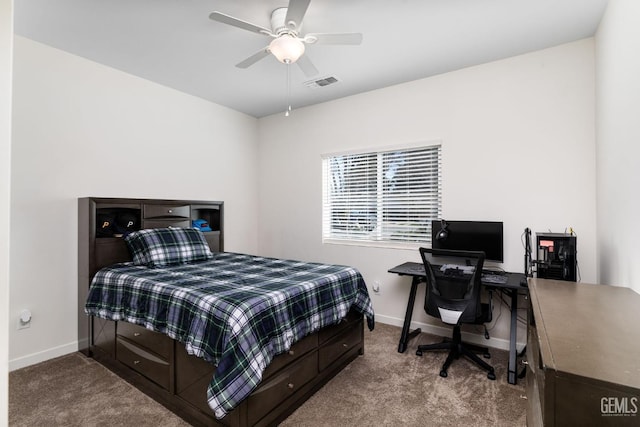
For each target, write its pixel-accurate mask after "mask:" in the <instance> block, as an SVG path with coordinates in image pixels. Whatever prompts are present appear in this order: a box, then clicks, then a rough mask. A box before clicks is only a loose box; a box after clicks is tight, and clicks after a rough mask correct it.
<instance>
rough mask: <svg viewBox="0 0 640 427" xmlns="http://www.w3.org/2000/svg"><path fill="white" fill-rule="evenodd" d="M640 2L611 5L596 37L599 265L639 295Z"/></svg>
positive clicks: (603, 276)
mask: <svg viewBox="0 0 640 427" xmlns="http://www.w3.org/2000/svg"><path fill="white" fill-rule="evenodd" d="M638 22H640V2H638V1H637V0H615V1H610V2H609V5H608V7H607V11H606V13H605V15H604V17H603V19H602V22H601V23H600V27H599V29H598V33H597V35H596V76H597V79H596V93H597V99H598V107H597V115H596V126H597V139H598V143H597V151H596V152H597V159H598V162H597V211H598V224H597V229H598V240H597V241H598V249H599V253H598V264H599V280H600V281H601V282H602V283H606V284H614V285H623V286H628V287H630V288H632V289H634V290H635V291H636V292H639V293H640V244H639V242H640V228H639V227H638V219H639V218H640V216H639V215H638V212H640V198H639V197H638V194H639V189H640V168H638V159H640V121H639V118H640V55H638V52H640V26H638Z"/></svg>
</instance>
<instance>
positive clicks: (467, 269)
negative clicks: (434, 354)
mask: <svg viewBox="0 0 640 427" xmlns="http://www.w3.org/2000/svg"><path fill="white" fill-rule="evenodd" d="M427 254H432V255H436V256H446V257H448V258H450V259H451V258H455V259H457V260H459V261H460V262H459V264H460V266H461V267H460V268H455V269H447V270H445V271H444V272H442V271H440V269H439V268H437V267H436V266H434V265H433V264H432V263H431V262H430V261H429V259H428V256H427ZM420 256H421V257H422V262H423V263H424V269H425V272H426V278H427V292H426V296H425V302H424V309H425V311H426V312H427V314H429V315H431V316H434V317H437V318H439V319H441V320H442V321H443V322H444V323H447V324H450V325H454V326H453V337H452V338H451V339H447V338H445V339H444V341H443V342H441V343H437V344H426V345H421V346H418V350H417V351H416V355H418V356H422V353H423V352H425V351H429V350H449V355H448V356H447V360H446V361H445V362H444V365H442V369H441V370H440V376H441V377H446V376H447V370H448V369H449V366H450V365H451V363H452V362H453V361H454V360H455V359H458V358H459V357H460V356H467V357H468V358H469V359H471V361H472V362H474V363H475V364H477V365H478V366H480V367H481V368H483V369H485V370H486V371H487V372H488V374H487V378H489V379H490V380H495V379H496V374H495V371H494V369H493V367H492V366H490V365H489V364H488V363H486V362H485V361H484V360H482V359H480V358H479V357H478V356H477V354H476V353H481V354H483V355H484V357H485V358H489V357H491V355H490V354H489V349H488V348H486V347H481V346H476V345H473V344H467V343H463V342H462V337H461V334H460V325H461V324H462V323H472V324H478V325H480V324H484V323H485V322H490V321H491V310H492V307H491V304H490V303H489V304H483V303H482V302H481V299H480V291H481V282H480V278H481V276H482V267H483V264H484V252H475V251H454V250H446V249H428V248H420ZM485 335H486V334H485Z"/></svg>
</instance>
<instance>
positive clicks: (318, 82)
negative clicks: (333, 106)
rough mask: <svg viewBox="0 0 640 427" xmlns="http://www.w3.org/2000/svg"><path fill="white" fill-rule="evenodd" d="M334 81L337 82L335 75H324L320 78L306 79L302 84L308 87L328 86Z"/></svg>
mask: <svg viewBox="0 0 640 427" xmlns="http://www.w3.org/2000/svg"><path fill="white" fill-rule="evenodd" d="M334 83H338V79H336V78H335V77H324V78H322V79H317V80H309V81H306V82H304V85H305V86H306V87H310V88H317V87H325V86H329V85H332V84H334Z"/></svg>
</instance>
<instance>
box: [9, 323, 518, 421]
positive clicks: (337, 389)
mask: <svg viewBox="0 0 640 427" xmlns="http://www.w3.org/2000/svg"><path fill="white" fill-rule="evenodd" d="M399 336H400V328H397V327H394V326H388V325H383V324H377V325H376V329H375V331H373V332H369V331H368V330H367V331H365V337H366V342H365V355H364V357H359V358H358V359H357V360H355V361H354V362H352V363H351V365H349V366H348V367H347V368H346V369H345V370H344V371H343V372H341V373H340V374H339V375H338V376H336V377H335V378H334V379H333V380H332V381H331V382H329V383H328V384H327V385H326V386H325V387H323V388H322V389H321V390H320V391H319V392H317V393H316V394H315V395H314V396H312V398H311V399H310V400H309V401H307V402H306V403H305V404H304V405H303V406H302V407H300V408H299V409H298V410H297V411H296V412H295V413H293V414H292V415H291V416H290V417H289V418H288V419H287V420H285V422H284V423H282V426H363V425H375V426H383V425H387V426H396V425H407V426H418V425H421V426H462V425H464V426H509V427H511V426H524V425H525V424H526V422H525V405H526V400H524V399H523V398H522V396H523V395H524V394H525V391H524V387H523V385H522V384H518V385H517V386H514V385H510V384H508V383H507V380H506V366H507V353H506V352H504V351H498V350H493V351H492V356H493V357H492V358H491V359H490V360H489V362H490V363H491V364H492V365H493V366H494V368H495V370H496V376H497V377H498V378H497V380H496V381H490V380H488V379H487V376H486V374H485V373H484V372H483V371H481V370H480V369H479V368H476V367H475V366H473V365H472V364H471V363H470V362H468V361H467V360H466V359H460V360H457V361H455V362H454V363H453V365H452V366H451V368H449V376H448V377H447V378H441V377H440V376H439V375H438V373H439V372H440V366H441V365H442V362H443V361H444V358H445V353H440V352H430V353H425V355H424V356H422V357H418V356H416V355H415V348H416V346H417V345H418V344H423V343H429V342H436V341H439V340H440V338H437V337H433V336H428V335H424V334H422V335H420V336H418V337H417V338H415V339H414V340H413V341H412V342H411V344H410V346H409V349H408V350H407V351H406V352H405V353H404V354H400V353H398V352H397V346H398V338H399ZM521 383H522V381H521ZM9 425H10V426H16V427H17V426H29V427H30V426H43V425H47V426H160V425H161V426H186V425H188V424H187V423H185V422H184V421H182V420H181V419H180V418H178V417H177V416H175V415H174V414H172V413H171V412H169V411H168V410H167V409H165V408H164V407H163V406H161V405H160V404H158V403H156V402H155V401H153V400H152V399H150V398H149V397H147V396H146V395H144V394H143V393H141V392H139V391H138V390H137V389H135V388H133V387H132V386H130V385H129V384H128V383H126V382H125V381H123V380H121V379H120V378H119V377H117V376H116V375H114V374H112V373H111V372H110V371H109V370H107V369H106V368H103V367H102V366H101V365H99V364H98V363H96V362H94V361H93V360H92V359H88V358H86V357H84V356H83V355H82V354H80V353H73V354H70V355H67V356H63V357H60V358H57V359H53V360H50V361H47V362H43V363H40V364H38V365H34V366H30V367H27V368H24V369H20V370H17V371H14V372H11V373H10V374H9Z"/></svg>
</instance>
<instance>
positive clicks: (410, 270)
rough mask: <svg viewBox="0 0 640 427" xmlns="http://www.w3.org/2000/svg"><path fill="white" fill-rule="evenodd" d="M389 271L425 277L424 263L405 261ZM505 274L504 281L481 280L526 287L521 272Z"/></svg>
mask: <svg viewBox="0 0 640 427" xmlns="http://www.w3.org/2000/svg"><path fill="white" fill-rule="evenodd" d="M388 272H389V273H395V274H399V275H401V276H413V277H425V276H426V273H425V271H424V264H422V263H419V262H405V263H404V264H400V265H397V266H395V267H393V268H390V269H389V270H388ZM503 274H504V275H505V276H507V282H506V283H489V282H482V284H483V285H484V286H490V287H493V288H508V289H522V288H524V289H526V288H527V278H526V276H525V275H524V274H523V273H509V272H505V273H503Z"/></svg>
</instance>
